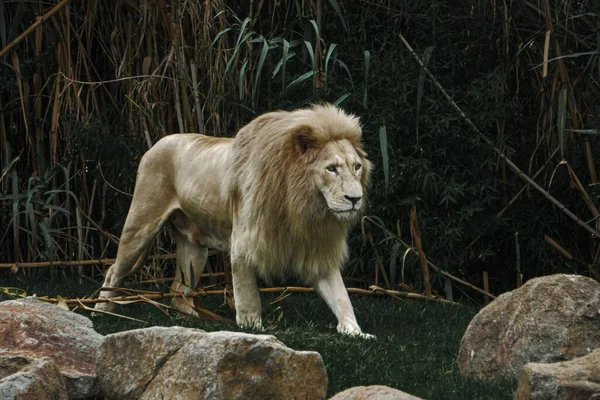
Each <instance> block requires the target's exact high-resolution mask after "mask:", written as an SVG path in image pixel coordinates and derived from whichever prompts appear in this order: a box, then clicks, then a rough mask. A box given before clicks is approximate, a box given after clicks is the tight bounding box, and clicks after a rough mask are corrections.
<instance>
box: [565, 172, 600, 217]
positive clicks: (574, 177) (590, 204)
mask: <svg viewBox="0 0 600 400" xmlns="http://www.w3.org/2000/svg"><path fill="white" fill-rule="evenodd" d="M567 170H568V171H569V175H570V176H571V181H572V182H574V186H575V188H576V189H577V190H579V193H580V194H581V197H583V201H584V202H585V205H586V206H587V208H588V210H590V214H592V217H594V218H597V217H598V216H600V213H599V212H598V207H596V205H595V204H594V202H593V201H592V198H591V197H590V195H589V194H588V192H587V190H585V188H584V187H583V185H582V184H581V181H580V180H579V178H578V177H577V174H575V171H573V168H571V166H570V165H569V164H567ZM599 223H600V221H598V220H597V221H596V226H598V225H599Z"/></svg>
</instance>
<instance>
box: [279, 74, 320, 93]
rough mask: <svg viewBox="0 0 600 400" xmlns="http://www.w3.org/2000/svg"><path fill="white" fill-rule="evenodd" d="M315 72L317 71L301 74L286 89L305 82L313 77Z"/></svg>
mask: <svg viewBox="0 0 600 400" xmlns="http://www.w3.org/2000/svg"><path fill="white" fill-rule="evenodd" d="M314 74H315V71H308V72H307V73H305V74H302V75H300V76H299V77H298V78H296V79H294V80H293V81H292V83H290V84H289V85H287V87H286V88H285V90H289V89H291V88H293V87H294V86H296V85H299V84H300V83H302V82H304V81H305V80H307V79H310V78H312V77H313V75H314Z"/></svg>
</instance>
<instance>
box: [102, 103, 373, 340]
mask: <svg viewBox="0 0 600 400" xmlns="http://www.w3.org/2000/svg"><path fill="white" fill-rule="evenodd" d="M361 137H362V133H361V128H360V125H359V120H358V118H357V117H354V116H352V115H349V114H346V113H344V112H343V111H342V110H340V109H339V108H336V107H334V106H332V105H315V106H313V107H311V108H308V109H302V110H296V111H292V112H284V111H277V112H271V113H267V114H264V115H262V116H260V117H258V118H256V119H254V120H253V121H251V122H250V123H249V124H248V125H246V126H244V127H243V128H242V129H241V130H240V131H239V132H238V134H237V135H236V137H235V138H233V139H230V138H216V137H211V136H205V135H200V134H174V135H169V136H167V137H165V138H163V139H161V140H160V141H158V142H157V143H156V145H155V146H154V147H152V149H150V150H149V151H148V152H147V153H146V154H145V155H144V157H143V158H142V160H141V162H140V166H139V169H138V175H137V181H136V185H135V190H134V194H133V200H132V203H131V207H130V209H129V213H128V215H127V219H126V220H125V225H124V227H123V232H122V234H121V241H120V244H119V249H118V252H117V260H116V262H115V264H114V265H113V266H112V267H111V268H110V269H109V270H108V272H107V275H106V280H105V281H104V287H116V286H119V284H120V283H121V281H122V280H123V278H124V277H125V276H127V275H129V274H131V273H132V272H134V271H135V270H136V269H138V268H139V267H140V266H142V265H143V264H144V262H145V260H146V257H147V255H148V252H149V251H150V247H151V243H152V239H153V238H154V236H155V235H156V234H157V233H158V232H159V231H160V229H161V228H162V227H163V225H164V224H165V223H167V222H169V223H171V225H172V227H173V228H174V229H173V233H174V237H175V241H176V246H177V250H176V252H177V263H178V268H177V276H176V279H175V282H174V283H173V286H172V290H173V291H176V292H182V291H183V288H184V286H183V285H182V282H184V283H187V285H189V286H191V287H193V288H195V287H196V284H197V283H198V279H199V277H200V274H201V273H202V271H203V269H204V265H205V263H206V258H207V252H208V248H209V247H210V248H214V249H218V250H222V251H227V252H229V253H230V254H231V268H232V275H233V292H234V299H235V308H236V321H237V323H238V325H241V326H254V327H261V325H262V321H261V303H260V296H259V291H258V287H257V277H261V278H265V279H269V278H271V277H283V276H287V275H290V274H291V275H295V276H297V277H299V278H301V279H302V280H303V281H305V282H306V283H307V284H309V285H311V286H312V287H313V288H314V289H315V290H316V291H317V292H318V293H319V294H320V295H321V297H322V298H323V299H324V300H325V302H326V303H327V305H328V306H329V307H330V308H331V310H332V311H333V313H334V314H335V316H336V317H337V320H338V325H337V330H338V331H339V332H341V333H346V334H352V335H363V336H369V335H364V334H363V333H362V331H361V329H360V327H359V325H358V323H357V322H356V317H355V316H354V310H353V308H352V304H351V303H350V299H349V297H348V292H347V291H346V288H345V287H344V282H343V281H342V276H341V272H340V267H341V266H342V264H343V263H344V262H345V261H346V260H347V258H348V246H347V243H346V237H347V234H348V229H349V228H350V227H351V225H352V224H353V223H354V222H356V220H357V219H358V217H359V213H360V212H361V210H362V208H363V205H364V201H363V198H364V195H365V188H366V186H367V184H368V181H369V171H370V168H371V164H370V162H369V161H368V160H367V158H366V154H365V152H364V151H363V149H362V145H361ZM181 272H183V276H181ZM192 278H193V282H192ZM114 295H115V293H114V292H111V291H101V292H100V297H112V296H114ZM173 304H174V306H175V307H177V308H179V309H181V310H183V311H186V312H188V313H189V312H193V309H192V308H191V307H189V306H188V305H187V302H186V301H184V299H183V298H176V299H175V300H174V303H173ZM112 306H113V303H111V302H106V303H98V304H97V305H96V308H97V309H104V310H106V309H110V308H112Z"/></svg>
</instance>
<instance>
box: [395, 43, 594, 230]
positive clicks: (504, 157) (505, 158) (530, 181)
mask: <svg viewBox="0 0 600 400" xmlns="http://www.w3.org/2000/svg"><path fill="white" fill-rule="evenodd" d="M398 37H399V38H400V40H401V41H402V43H404V45H405V46H406V48H407V49H408V51H409V52H410V53H411V55H412V56H413V57H414V58H415V60H416V61H417V63H419V65H420V66H421V68H423V70H424V71H425V73H427V76H429V78H430V79H431V80H432V81H433V83H434V85H435V86H436V87H437V88H438V90H439V91H440V92H441V93H442V94H443V95H444V97H445V98H446V100H448V102H449V103H450V105H451V106H452V107H453V108H454V109H455V110H456V111H457V112H458V114H459V115H460V116H461V118H462V119H463V120H464V121H465V123H466V124H467V125H468V126H469V128H471V130H472V131H473V132H475V133H476V134H477V135H478V136H479V137H480V138H481V139H483V141H484V142H485V143H487V144H488V145H489V146H490V147H491V148H492V149H493V150H494V151H495V152H496V153H497V154H498V156H499V157H500V158H501V159H502V160H503V161H504V162H505V163H506V165H508V167H509V168H510V169H512V170H513V172H514V173H515V174H517V175H518V176H519V177H520V178H521V179H523V180H524V181H525V182H527V183H528V184H530V185H531V186H532V187H533V188H534V189H536V190H537V191H538V192H540V193H541V194H543V195H544V197H546V198H547V199H548V200H550V201H551V202H552V203H553V204H554V205H555V206H557V207H558V208H559V209H560V210H561V211H562V212H564V213H565V214H567V216H568V217H569V218H571V219H572V220H573V221H575V222H576V223H577V224H578V225H579V226H581V227H582V228H584V229H585V230H587V231H588V232H589V233H591V234H592V235H593V236H595V237H596V238H598V239H600V232H598V231H597V230H595V229H594V228H592V227H590V226H588V225H587V224H586V223H585V222H584V221H582V220H580V219H579V218H578V217H577V216H576V215H575V214H573V213H572V212H571V211H570V210H569V209H568V208H567V207H566V206H565V205H563V204H562V203H561V202H560V201H558V200H557V199H555V198H554V196H552V195H551V194H550V193H548V192H547V191H546V190H544V189H543V188H542V187H541V186H540V185H538V184H537V183H535V181H534V180H533V179H531V178H530V177H529V176H528V175H527V174H526V173H524V172H523V171H521V169H520V168H519V167H517V166H516V164H515V163H513V162H512V161H511V159H510V158H508V156H507V155H506V154H504V153H503V152H502V150H500V149H498V148H497V147H496V146H495V145H494V143H493V142H492V141H491V140H490V139H489V138H488V137H487V136H485V135H484V134H483V132H481V131H480V130H479V128H477V126H475V124H474V123H473V121H471V119H470V118H469V117H467V115H466V114H465V113H464V111H463V110H462V109H461V108H460V107H459V106H458V105H457V104H456V103H455V102H454V101H453V100H452V97H450V95H449V94H448V93H447V92H446V90H445V89H444V88H443V86H442V85H441V84H440V83H439V82H438V81H437V79H436V78H435V77H434V76H433V74H432V73H431V72H430V71H429V69H428V68H427V66H426V65H425V64H424V63H423V61H421V59H420V58H419V56H418V55H417V53H415V51H414V50H413V49H412V47H410V45H409V44H408V42H407V41H406V39H404V36H402V34H399V35H398Z"/></svg>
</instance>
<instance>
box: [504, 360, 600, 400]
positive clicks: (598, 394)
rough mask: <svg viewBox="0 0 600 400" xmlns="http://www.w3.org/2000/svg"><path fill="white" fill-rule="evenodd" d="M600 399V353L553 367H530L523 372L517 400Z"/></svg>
mask: <svg viewBox="0 0 600 400" xmlns="http://www.w3.org/2000/svg"><path fill="white" fill-rule="evenodd" d="M594 398H600V350H597V351H595V352H593V353H592V354H590V355H588V356H585V357H580V358H576V359H574V360H571V361H563V362H559V363H552V364H539V363H529V364H526V365H525V366H524V367H523V369H522V370H521V374H520V375H519V386H518V388H517V393H516V394H515V399H517V400H530V399H556V400H566V399H569V400H589V399H594Z"/></svg>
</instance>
